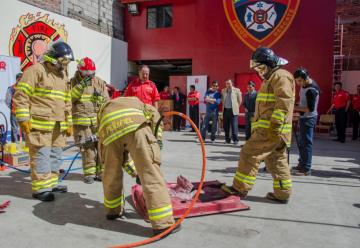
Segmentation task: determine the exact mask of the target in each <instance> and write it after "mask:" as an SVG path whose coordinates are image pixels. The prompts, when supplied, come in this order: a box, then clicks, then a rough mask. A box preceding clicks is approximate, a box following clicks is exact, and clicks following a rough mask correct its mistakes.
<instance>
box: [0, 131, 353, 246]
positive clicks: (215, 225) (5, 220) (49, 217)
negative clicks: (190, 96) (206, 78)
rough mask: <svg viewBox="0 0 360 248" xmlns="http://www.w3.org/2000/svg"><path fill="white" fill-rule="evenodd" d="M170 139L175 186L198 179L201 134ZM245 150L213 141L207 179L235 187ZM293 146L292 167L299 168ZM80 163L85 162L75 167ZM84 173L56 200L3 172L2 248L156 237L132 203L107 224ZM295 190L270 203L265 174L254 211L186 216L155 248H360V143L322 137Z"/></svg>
mask: <svg viewBox="0 0 360 248" xmlns="http://www.w3.org/2000/svg"><path fill="white" fill-rule="evenodd" d="M164 137H165V141H164V150H163V151H162V155H163V165H162V169H163V172H164V174H165V177H166V179H167V181H169V182H173V181H175V180H176V177H177V176H178V175H183V176H185V177H187V178H188V179H189V180H192V181H198V180H199V178H200V172H201V157H200V154H199V153H200V146H199V144H198V143H196V142H195V137H194V135H193V133H189V132H165V135H164ZM242 143H243V142H240V143H239V145H240V144H242ZM239 145H238V146H234V145H228V144H224V141H223V138H222V137H220V139H218V140H217V141H216V142H215V143H214V144H206V152H207V171H206V180H215V179H217V180H219V181H222V182H226V183H227V184H230V183H231V182H232V177H233V175H234V172H235V169H236V166H237V160H238V155H239V150H240V147H239ZM293 147H294V148H293V149H292V152H291V157H290V163H291V166H295V165H296V163H297V149H296V147H295V145H294V146H293ZM74 152H75V150H72V151H69V152H67V154H66V156H68V155H69V156H70V155H74ZM67 163H68V162H67ZM67 163H65V164H64V168H66V167H67ZM79 166H80V161H78V162H77V163H76V164H75V167H79ZM80 172H81V171H80V170H79V171H74V172H73V173H71V174H70V175H69V176H68V178H67V180H65V183H66V184H67V185H68V186H69V192H68V193H66V194H57V195H56V197H57V198H56V201H54V202H50V203H44V202H39V201H37V200H34V199H32V198H31V190H30V188H31V186H30V184H29V182H30V181H29V176H28V175H26V174H22V173H19V172H13V171H10V170H7V171H5V172H0V203H1V202H3V201H5V200H11V205H10V206H9V207H8V208H7V209H6V212H5V213H0V227H1V232H0V237H1V238H0V247H36V248H43V247H44V248H45V247H54V248H60V247H61V248H64V247H73V248H74V247H89V248H90V247H108V246H112V245H118V244H122V243H128V242H134V241H139V240H141V239H144V238H146V237H149V236H150V235H151V228H150V225H149V224H147V223H145V222H144V221H143V220H142V219H141V218H140V217H139V216H138V215H137V214H136V212H134V210H133V209H132V207H131V205H130V204H129V203H128V202H127V203H126V211H127V216H126V218H125V219H124V220H116V221H107V220H106V219H105V217H104V211H103V205H102V202H103V195H102V185H101V183H95V184H92V185H87V184H84V183H83V182H82V177H81V174H79V173H80ZM125 183H126V185H127V186H126V190H125V194H126V195H127V196H129V192H130V185H132V183H134V182H133V180H132V179H131V178H130V177H129V176H125ZM293 185H294V193H293V196H292V198H291V200H290V202H289V204H287V205H282V204H276V203H272V202H270V201H268V200H266V199H264V196H265V195H266V193H267V192H268V191H271V190H272V180H271V176H270V175H269V174H259V176H258V178H257V181H256V185H255V188H254V190H253V191H251V192H250V193H249V195H248V197H247V198H246V199H244V200H243V201H244V202H245V203H246V204H248V205H249V206H250V207H251V210H248V211H241V212H232V213H227V214H221V215H211V216H204V217H196V218H190V219H186V220H185V221H184V222H183V229H182V231H181V232H178V233H176V234H174V235H171V236H169V237H167V238H166V239H164V240H162V241H159V242H157V243H154V244H151V245H148V247H171V248H172V247H173V248H178V247H179V248H180V247H207V248H210V247H211V248H212V247H214V248H215V247H249V248H252V247H257V248H260V247H277V248H281V247H284V248H285V247H286V248H289V247H299V248H300V247H314V248H316V247H343V248H344V247H358V245H359V243H360V235H359V234H360V141H349V142H347V143H345V144H341V143H338V142H333V141H331V138H330V137H329V136H328V135H324V134H322V135H318V134H317V136H316V138H315V144H314V158H313V173H312V176H307V177H294V178H293ZM127 200H128V201H129V200H130V198H129V197H127Z"/></svg>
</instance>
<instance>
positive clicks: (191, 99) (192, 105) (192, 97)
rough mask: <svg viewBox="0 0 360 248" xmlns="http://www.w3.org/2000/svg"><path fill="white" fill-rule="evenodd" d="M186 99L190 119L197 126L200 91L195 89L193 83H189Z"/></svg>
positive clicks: (193, 130)
mask: <svg viewBox="0 0 360 248" xmlns="http://www.w3.org/2000/svg"><path fill="white" fill-rule="evenodd" d="M187 100H188V103H189V114H190V119H191V120H192V121H193V122H194V123H195V125H196V127H197V128H199V103H200V101H199V100H200V93H199V92H197V91H196V90H195V85H190V92H189V94H188V97H187ZM192 132H195V129H194V128H192Z"/></svg>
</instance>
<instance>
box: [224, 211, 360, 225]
mask: <svg viewBox="0 0 360 248" xmlns="http://www.w3.org/2000/svg"><path fill="white" fill-rule="evenodd" d="M225 214H226V215H229V216H232V217H239V218H249V219H258V220H270V221H281V222H292V223H299V224H311V225H321V226H332V227H344V228H351V229H359V227H360V225H359V226H348V225H340V224H333V223H324V222H315V221H305V220H291V219H280V218H269V217H258V216H247V215H242V214H232V213H225Z"/></svg>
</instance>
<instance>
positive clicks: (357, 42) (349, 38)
mask: <svg viewBox="0 0 360 248" xmlns="http://www.w3.org/2000/svg"><path fill="white" fill-rule="evenodd" d="M336 12H337V15H338V16H339V17H340V23H341V24H343V25H344V40H343V54H345V60H344V69H345V70H360V0H337V9H336Z"/></svg>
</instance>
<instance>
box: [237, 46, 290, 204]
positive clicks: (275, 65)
mask: <svg viewBox="0 0 360 248" xmlns="http://www.w3.org/2000/svg"><path fill="white" fill-rule="evenodd" d="M287 63H288V62H287V61H286V60H285V59H283V58H280V57H278V56H277V55H275V54H274V52H273V51H272V50H271V49H268V48H265V47H260V48H258V49H256V51H255V52H254V53H253V56H252V59H251V60H250V68H251V69H253V70H255V71H256V72H257V73H258V74H259V76H260V77H261V78H262V79H263V80H264V83H263V84H262V85H261V88H260V90H259V92H258V95H257V98H256V106H255V115H254V119H253V122H252V123H251V132H252V134H251V138H250V139H249V140H248V141H247V142H246V143H245V145H244V146H243V148H242V150H241V152H240V159H239V163H238V169H237V171H236V174H235V176H234V180H233V185H232V187H231V188H230V189H231V190H233V191H235V192H237V193H239V194H240V195H242V196H246V194H247V192H248V191H249V190H251V189H252V187H253V185H254V183H255V179H256V175H257V172H258V167H259V164H260V162H261V161H262V160H264V161H265V165H266V168H267V170H268V171H269V172H270V173H271V174H272V177H273V188H274V192H269V193H268V194H267V196H266V197H267V198H268V199H270V200H273V201H278V202H281V203H287V202H288V199H289V197H290V194H291V188H292V182H291V177H290V169H289V164H288V161H287V150H288V148H289V147H290V142H291V131H292V115H293V109H294V102H295V80H294V78H293V76H292V74H291V73H290V72H288V71H286V70H284V69H281V66H282V65H285V64H287Z"/></svg>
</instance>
